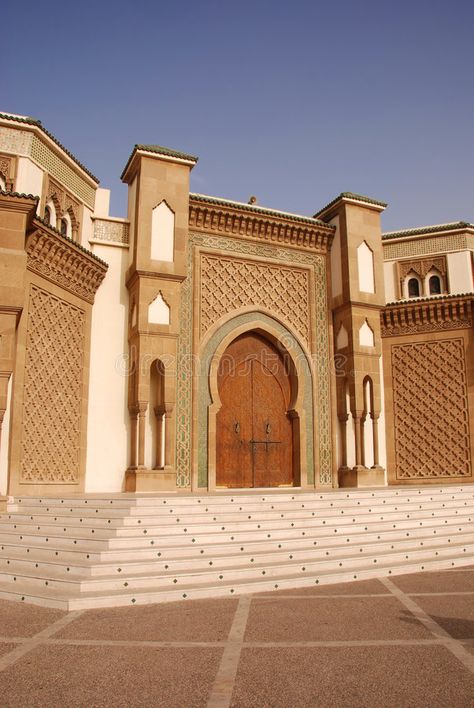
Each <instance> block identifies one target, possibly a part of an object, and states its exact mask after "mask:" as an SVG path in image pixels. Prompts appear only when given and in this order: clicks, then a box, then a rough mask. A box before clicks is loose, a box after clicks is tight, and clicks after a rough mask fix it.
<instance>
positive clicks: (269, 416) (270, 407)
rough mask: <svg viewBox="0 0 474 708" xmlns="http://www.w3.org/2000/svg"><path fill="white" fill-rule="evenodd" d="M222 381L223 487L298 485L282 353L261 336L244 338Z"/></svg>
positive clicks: (219, 462)
mask: <svg viewBox="0 0 474 708" xmlns="http://www.w3.org/2000/svg"><path fill="white" fill-rule="evenodd" d="M217 377H218V387H219V395H220V399H221V404H222V407H221V409H220V411H219V413H218V414H217V428H216V432H217V441H216V483H217V485H218V486H223V487H277V486H282V485H291V484H293V432H292V423H291V420H290V418H289V416H288V406H289V403H290V397H291V382H290V378H289V375H288V372H287V370H286V368H285V364H284V361H283V358H282V357H281V355H280V353H279V352H278V351H277V349H276V348H275V347H274V346H273V345H272V344H270V343H269V342H268V341H267V340H265V339H264V338H263V337H261V336H259V335H258V334H255V333H247V334H243V335H241V336H240V337H238V338H237V339H235V340H234V341H233V342H232V343H231V344H230V345H229V347H228V348H227V350H226V352H225V353H224V355H223V357H222V359H221V362H220V364H219V370H218V374H217Z"/></svg>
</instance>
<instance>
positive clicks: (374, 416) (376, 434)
mask: <svg viewBox="0 0 474 708" xmlns="http://www.w3.org/2000/svg"><path fill="white" fill-rule="evenodd" d="M371 418H372V437H373V439H374V467H378V466H379V464H380V462H379V420H378V418H379V416H378V415H377V414H376V413H372V414H371Z"/></svg>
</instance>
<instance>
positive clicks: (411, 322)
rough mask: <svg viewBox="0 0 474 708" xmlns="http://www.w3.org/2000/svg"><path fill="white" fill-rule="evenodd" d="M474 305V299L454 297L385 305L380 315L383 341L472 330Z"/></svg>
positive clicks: (462, 296) (471, 297)
mask: <svg viewBox="0 0 474 708" xmlns="http://www.w3.org/2000/svg"><path fill="white" fill-rule="evenodd" d="M473 302H474V295H452V296H446V297H442V298H439V297H438V298H436V299H430V298H425V299H422V300H409V301H405V302H398V303H392V304H389V305H386V306H385V308H384V309H383V310H382V312H381V313H380V323H381V329H382V337H397V336H402V335H404V334H416V333H418V332H439V331H443V330H450V329H469V328H470V327H472V325H473V317H472V309H473V308H472V304H473Z"/></svg>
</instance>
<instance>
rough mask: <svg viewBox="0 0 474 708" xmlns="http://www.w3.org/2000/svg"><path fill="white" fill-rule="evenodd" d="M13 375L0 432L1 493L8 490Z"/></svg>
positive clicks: (3, 493)
mask: <svg viewBox="0 0 474 708" xmlns="http://www.w3.org/2000/svg"><path fill="white" fill-rule="evenodd" d="M12 381H13V376H10V380H9V382H8V393H7V408H6V411H5V415H4V416H3V424H2V432H1V434H0V494H2V495H5V494H6V493H7V491H8V452H9V445H10V440H9V438H10V408H11V394H12Z"/></svg>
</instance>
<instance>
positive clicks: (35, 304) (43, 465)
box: [21, 285, 85, 484]
mask: <svg viewBox="0 0 474 708" xmlns="http://www.w3.org/2000/svg"><path fill="white" fill-rule="evenodd" d="M84 344H85V312H84V311H83V310H81V309H79V308H77V307H74V306H73V305H70V304H69V303H67V302H65V301H64V300H61V299H59V298H57V297H54V296H53V295H51V294H50V293H48V292H46V291H45V290H42V289H40V288H38V287H36V286H34V285H32V286H31V290H30V301H29V312H28V330H27V338H26V362H25V388H24V401H23V436H22V442H21V481H22V482H26V483H28V482H29V483H41V484H48V483H49V484H76V483H77V482H78V481H79V468H80V447H81V408H82V374H83V366H84V361H83V358H84Z"/></svg>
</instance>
